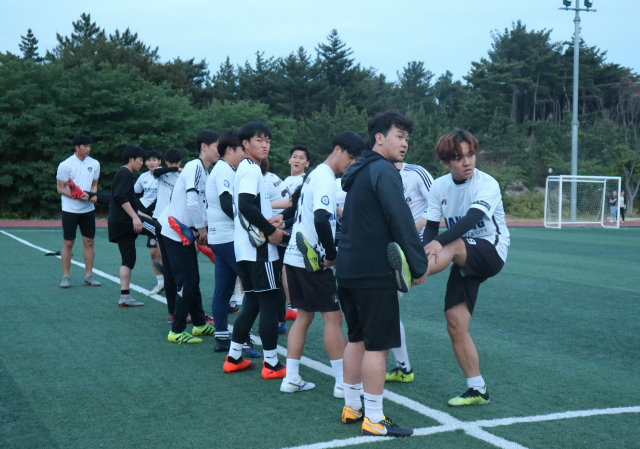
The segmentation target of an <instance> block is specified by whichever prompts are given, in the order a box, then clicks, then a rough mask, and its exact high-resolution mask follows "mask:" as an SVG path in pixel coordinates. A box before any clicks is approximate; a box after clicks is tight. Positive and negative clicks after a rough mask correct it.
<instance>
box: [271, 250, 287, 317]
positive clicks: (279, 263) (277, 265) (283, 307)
mask: <svg viewBox="0 0 640 449" xmlns="http://www.w3.org/2000/svg"><path fill="white" fill-rule="evenodd" d="M277 248H278V256H280V258H279V259H278V260H276V261H275V262H273V268H274V271H277V273H276V276H278V279H279V280H280V286H281V287H280V288H279V289H278V298H279V300H280V308H279V309H278V322H280V323H283V322H284V317H285V315H286V314H287V293H286V292H285V291H284V283H283V282H282V268H283V267H284V252H285V250H286V249H287V248H284V247H282V246H278V247H277Z"/></svg>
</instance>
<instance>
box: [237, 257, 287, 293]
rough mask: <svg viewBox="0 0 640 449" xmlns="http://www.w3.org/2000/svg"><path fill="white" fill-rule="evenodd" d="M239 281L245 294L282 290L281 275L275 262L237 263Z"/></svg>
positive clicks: (245, 261) (244, 261)
mask: <svg viewBox="0 0 640 449" xmlns="http://www.w3.org/2000/svg"><path fill="white" fill-rule="evenodd" d="M238 267H240V279H241V280H242V288H243V290H244V291H245V292H256V293H260V292H266V291H269V290H278V289H280V288H282V279H281V278H282V274H279V273H278V272H277V269H278V267H277V264H276V263H275V262H251V261H248V260H240V261H238Z"/></svg>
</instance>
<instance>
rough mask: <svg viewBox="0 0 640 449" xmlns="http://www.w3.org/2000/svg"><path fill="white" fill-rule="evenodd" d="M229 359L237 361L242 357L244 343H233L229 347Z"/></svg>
mask: <svg viewBox="0 0 640 449" xmlns="http://www.w3.org/2000/svg"><path fill="white" fill-rule="evenodd" d="M229 357H231V358H234V359H236V360H238V359H239V358H240V357H242V343H236V342H233V341H232V342H231V344H230V345H229Z"/></svg>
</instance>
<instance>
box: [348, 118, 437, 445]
mask: <svg viewBox="0 0 640 449" xmlns="http://www.w3.org/2000/svg"><path fill="white" fill-rule="evenodd" d="M368 128H369V139H370V144H371V145H372V147H373V148H372V151H370V150H365V151H363V152H362V155H361V156H360V158H359V159H358V161H357V162H356V163H354V164H353V165H352V166H351V167H350V168H349V169H348V170H347V172H346V173H345V175H344V176H343V177H342V189H343V190H344V191H346V192H347V193H348V195H347V199H346V202H345V206H344V212H343V215H342V235H341V237H340V243H339V246H338V258H337V263H336V270H337V271H336V278H337V280H338V296H339V298H340V305H341V307H342V311H343V312H344V315H345V320H346V322H347V327H348V336H349V343H348V344H347V347H346V348H345V352H344V393H345V407H344V409H343V412H342V422H344V423H346V424H351V423H355V422H357V421H359V420H361V419H363V423H362V433H363V434H364V435H380V436H396V437H398V436H409V435H411V434H412V433H413V431H412V430H411V429H408V428H406V427H401V426H399V425H397V424H395V423H394V422H393V421H392V420H391V419H389V418H387V417H385V416H384V414H383V412H382V393H383V390H384V381H385V374H386V359H387V354H388V352H389V349H390V348H396V347H399V346H400V310H399V305H398V294H397V290H398V285H397V282H396V276H395V272H394V270H393V268H392V267H391V264H390V263H389V261H388V258H387V248H388V246H389V244H390V243H391V242H395V243H397V244H398V245H399V246H400V248H401V249H402V251H403V252H404V254H405V257H406V260H407V262H408V264H409V269H410V271H411V277H412V278H413V281H412V285H418V284H421V283H423V282H424V279H425V277H426V271H427V263H428V262H427V257H426V255H425V252H424V249H423V248H422V243H421V242H420V237H419V235H418V232H417V231H416V227H415V225H414V222H413V217H412V215H411V210H410V209H409V206H408V205H407V203H406V202H405V200H404V195H403V188H402V180H401V177H400V174H399V173H398V170H397V169H396V168H395V166H394V165H393V164H394V163H396V162H402V160H403V159H404V157H405V155H406V154H407V149H408V141H409V133H410V132H411V131H412V130H413V122H412V121H411V120H410V119H409V118H408V117H406V116H404V115H402V114H400V113H398V112H391V111H389V112H385V113H381V114H378V115H376V116H375V117H373V118H372V119H371V120H370V121H369V125H368ZM360 382H362V383H363V384H364V400H365V408H366V417H365V416H364V415H365V413H364V412H365V410H363V409H362V406H361V402H360V385H359V384H360Z"/></svg>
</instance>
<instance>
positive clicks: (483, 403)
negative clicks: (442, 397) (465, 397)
mask: <svg viewBox="0 0 640 449" xmlns="http://www.w3.org/2000/svg"><path fill="white" fill-rule="evenodd" d="M489 402H491V399H487V400H486V401H484V402H474V403H473V404H460V405H455V404H449V403H447V405H448V406H449V407H468V406H470V405H485V404H488V403H489Z"/></svg>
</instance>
